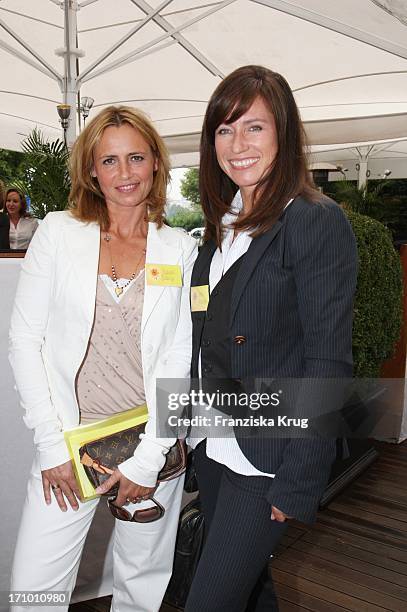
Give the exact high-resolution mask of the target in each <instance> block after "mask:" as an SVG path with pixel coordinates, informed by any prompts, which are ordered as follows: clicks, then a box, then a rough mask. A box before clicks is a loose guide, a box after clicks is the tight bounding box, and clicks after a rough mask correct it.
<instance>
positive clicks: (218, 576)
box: [185, 442, 287, 612]
mask: <svg viewBox="0 0 407 612" xmlns="http://www.w3.org/2000/svg"><path fill="white" fill-rule="evenodd" d="M194 453H195V457H194V459H195V466H196V471H197V478H198V484H199V491H200V496H201V501H202V508H203V512H204V516H205V526H206V528H205V529H206V539H205V545H204V549H203V552H202V557H201V560H200V562H199V565H198V568H197V572H196V575H195V578H194V581H193V583H192V587H191V591H190V593H189V596H188V600H187V603H186V607H185V612H275V611H277V610H278V604H277V599H276V596H275V593H274V588H273V583H272V580H271V578H269V577H268V571H267V563H268V561H269V559H270V557H271V556H272V554H273V551H274V550H275V548H276V546H277V544H278V542H279V541H280V539H281V537H282V536H283V534H284V532H285V531H286V529H287V522H285V523H278V522H276V521H272V520H271V518H270V515H271V506H270V503H269V502H268V501H267V500H266V498H265V495H266V493H267V492H268V491H269V488H270V480H269V478H267V477H263V476H242V475H240V474H236V473H235V472H232V471H231V470H229V469H228V468H227V467H226V466H224V465H222V464H220V463H218V462H216V461H213V460H212V459H209V458H208V457H207V456H206V442H201V443H200V444H199V445H198V446H197V448H196V449H195V451H194Z"/></svg>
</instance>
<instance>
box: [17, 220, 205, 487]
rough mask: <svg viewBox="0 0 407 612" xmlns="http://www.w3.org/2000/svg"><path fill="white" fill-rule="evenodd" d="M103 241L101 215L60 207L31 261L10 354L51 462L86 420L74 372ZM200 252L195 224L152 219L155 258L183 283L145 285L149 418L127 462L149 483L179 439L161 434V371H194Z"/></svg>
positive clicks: (133, 474) (45, 459) (44, 457)
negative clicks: (177, 225)
mask: <svg viewBox="0 0 407 612" xmlns="http://www.w3.org/2000/svg"><path fill="white" fill-rule="evenodd" d="M99 249H100V228H99V225H98V224H96V223H83V222H81V221H78V220H76V219H74V218H73V217H72V215H70V213H69V212H67V211H64V212H54V213H49V214H48V215H47V216H46V218H45V219H44V221H43V222H42V223H41V224H40V227H39V229H38V230H37V232H36V233H35V235H34V237H33V239H32V241H31V244H30V247H29V249H28V251H27V254H26V257H25V259H24V261H23V263H22V267H21V275H20V279H19V283H18V287H17V293H16V299H15V304H14V310H13V314H12V319H11V330H10V362H11V365H12V368H13V370H14V375H15V378H16V383H17V389H18V391H19V393H20V397H21V404H22V407H23V409H24V410H25V417H24V421H25V423H26V425H27V426H28V427H29V428H31V429H33V430H34V442H35V444H36V447H37V450H38V452H39V460H40V466H41V469H42V470H44V469H49V468H51V467H55V466H57V465H60V464H62V463H64V462H66V461H68V460H69V454H68V450H67V447H66V444H65V441H64V437H63V431H64V429H68V428H71V427H75V426H77V425H78V423H79V407H78V402H77V398H76V392H75V379H76V375H77V373H78V370H79V367H80V365H81V363H82V361H83V359H84V356H85V353H86V349H87V346H88V342H89V338H90V334H91V329H92V324H93V319H94V313H95V301H96V284H97V274H98V265H99ZM196 254H197V246H196V242H195V240H194V239H193V238H191V237H190V236H188V235H187V234H185V233H183V232H180V231H178V230H175V229H171V228H169V227H167V226H163V227H162V228H161V229H157V226H156V225H155V224H154V223H149V229H148V236H147V252H146V262H147V263H153V264H156V263H162V264H176V265H179V266H180V267H181V272H182V278H183V286H182V288H181V287H157V286H150V285H146V286H145V294H144V305H143V315H142V324H141V353H142V363H143V374H144V386H145V393H146V401H147V405H148V409H149V420H148V423H147V426H146V433H145V436H144V437H143V440H142V441H141V443H140V445H139V446H138V448H137V450H136V453H135V455H134V457H132V458H131V459H128V460H127V461H126V462H124V463H123V464H121V468H120V469H121V471H122V472H123V473H124V474H125V476H126V477H127V478H130V479H131V480H133V481H134V482H137V483H138V484H141V485H143V486H155V483H156V479H157V473H158V471H159V470H160V469H161V467H162V466H163V464H164V462H165V453H166V452H167V450H168V448H169V447H170V446H171V445H172V444H173V443H174V441H175V440H170V439H159V438H157V437H156V427H155V421H156V414H155V413H156V379H157V378H186V377H189V372H190V361H191V345H192V342H191V329H192V326H191V315H190V305H189V287H190V278H191V272H192V267H193V263H194V261H195V258H196Z"/></svg>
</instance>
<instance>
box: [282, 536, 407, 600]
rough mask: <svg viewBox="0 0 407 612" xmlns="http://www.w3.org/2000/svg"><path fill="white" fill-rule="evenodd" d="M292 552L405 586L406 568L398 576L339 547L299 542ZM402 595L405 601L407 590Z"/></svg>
mask: <svg viewBox="0 0 407 612" xmlns="http://www.w3.org/2000/svg"><path fill="white" fill-rule="evenodd" d="M293 550H298V551H300V552H302V553H306V554H309V555H313V556H314V557H318V558H319V559H324V560H325V561H330V562H331V563H336V564H337V565H341V566H344V567H346V568H349V569H352V570H355V571H356V572H361V573H363V574H366V575H367V576H372V577H376V578H379V579H380V580H386V581H388V582H390V583H391V584H396V585H398V586H400V587H404V588H405V587H406V584H407V578H406V575H407V567H406V568H405V570H406V571H405V573H404V574H401V573H400V574H399V573H397V572H395V571H394V570H393V569H390V570H389V569H386V568H385V567H384V566H383V564H382V565H380V564H376V563H369V562H368V561H363V560H362V559H358V558H354V557H352V556H350V555H347V554H343V552H341V549H340V547H337V548H336V550H335V549H330V548H324V547H322V546H318V545H317V544H310V543H309V542H302V541H299V542H297V543H296V544H294V546H293ZM378 561H379V560H378ZM404 595H405V597H406V601H407V589H406V590H405V593H404Z"/></svg>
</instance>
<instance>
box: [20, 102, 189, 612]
mask: <svg viewBox="0 0 407 612" xmlns="http://www.w3.org/2000/svg"><path fill="white" fill-rule="evenodd" d="M71 178H72V190H71V194H70V203H71V204H70V209H69V210H67V211H64V212H56V213H50V214H48V215H47V217H46V218H45V219H44V221H43V222H42V223H41V225H40V228H39V230H38V231H37V233H36V235H35V236H34V238H33V240H32V242H31V245H30V248H29V250H28V252H27V255H26V258H25V260H24V263H23V265H22V271H21V277H20V281H19V285H18V289H17V295H16V301H15V307H14V312H13V316H12V324H11V334H10V338H11V357H10V359H11V363H12V367H13V369H14V374H15V378H16V382H17V388H18V390H19V393H20V396H21V403H22V406H23V408H24V410H25V417H24V418H25V422H26V424H27V426H28V427H29V428H31V429H33V430H34V441H35V444H36V450H37V452H36V457H35V461H34V465H33V468H32V471H31V475H30V479H29V483H28V493H27V498H26V502H25V506H24V511H23V518H22V522H21V527H20V531H19V537H18V542H17V545H16V550H15V558H14V565H13V571H12V585H11V589H13V590H29V591H32V590H35V591H41V590H45V591H61V590H63V591H69V592H71V591H72V590H73V588H74V585H75V579H76V574H77V570H78V566H79V561H80V556H81V553H82V548H83V544H84V540H85V537H86V533H87V531H88V529H89V526H90V523H91V520H92V518H93V515H94V512H95V509H96V506H97V503H98V500H97V499H96V500H91V501H87V502H84V503H82V502H81V501H80V500H79V491H78V487H77V484H76V482H75V478H74V474H73V470H72V465H71V462H70V458H69V454H68V450H67V447H66V445H65V442H64V433H63V432H64V430H65V429H68V428H71V427H75V426H77V425H78V424H79V423H87V422H91V421H93V420H99V419H102V418H105V417H108V416H110V415H112V414H113V413H117V412H121V411H123V410H127V409H129V408H131V407H133V406H136V405H140V404H142V403H144V402H146V403H147V405H148V409H149V418H148V422H147V425H146V430H145V434H144V437H143V439H142V441H141V443H140V445H139V446H138V447H137V449H136V451H135V454H134V456H133V457H132V458H130V459H128V460H126V461H125V462H124V463H122V464H121V465H120V468H119V469H118V470H116V471H115V473H114V474H113V476H112V477H111V478H110V479H109V481H108V483H107V485H106V487H105V489H104V490H103V491H100V492H105V491H106V490H107V489H108V488H110V486H111V485H112V484H113V483H115V482H118V483H119V493H118V496H117V499H116V502H115V503H116V505H117V506H122V505H124V504H127V505H126V509H127V510H128V512H129V516H130V517H131V516H132V515H133V513H136V514H135V515H134V516H135V517H137V510H139V509H142V508H145V507H149V506H151V502H149V501H148V499H149V497H151V495H152V493H154V497H155V499H157V501H159V502H160V503H161V504H162V506H164V508H165V514H164V516H163V517H162V518H161V519H160V520H158V521H156V522H154V523H149V524H141V523H137V522H135V521H134V520H133V521H132V522H126V521H123V520H116V521H115V535H114V537H115V540H114V553H113V554H114V577H113V603H112V610H120V612H127V611H129V612H130V610H131V611H132V612H154V611H158V610H159V608H160V604H161V601H162V597H163V595H164V593H165V589H166V586H167V583H168V580H169V577H170V575H171V567H172V560H173V551H174V543H175V535H176V529H177V522H178V516H179V509H180V503H181V495H182V485H183V477H179V478H177V479H175V480H172V481H168V482H164V483H161V484H160V485H159V486H158V488H156V487H157V475H158V473H159V471H160V470H161V468H162V467H163V465H164V463H165V456H166V453H167V452H168V450H169V448H170V447H171V446H172V444H174V442H175V440H171V439H167V438H166V439H162V438H158V437H157V436H156V393H155V391H156V379H157V378H161V377H162V378H172V377H173V378H184V377H187V376H188V375H189V368H190V359H191V320H190V314H189V284H190V275H191V270H192V266H193V262H194V259H195V256H196V243H195V241H194V240H193V239H191V238H190V237H189V236H188V235H187V234H184V233H181V232H179V231H177V230H173V229H171V228H169V227H167V226H166V225H164V224H163V214H164V205H165V197H166V186H167V182H168V178H169V162H168V155H167V152H166V149H165V146H164V144H163V142H162V140H161V138H160V136H159V135H158V133H157V132H156V130H155V129H154V127H153V126H152V125H151V123H150V121H149V120H148V119H147V118H146V117H145V116H144V115H143V114H142V113H140V112H139V111H137V110H135V109H131V108H128V107H109V108H107V109H105V110H104V111H102V112H101V113H100V114H99V115H98V116H97V117H95V118H94V119H93V120H92V121H91V122H90V123H89V124H88V126H87V127H86V128H85V129H84V130H83V132H82V133H81V135H80V136H79V138H78V139H77V141H76V143H75V145H74V148H73V151H72V155H71ZM145 263H147V264H154V265H155V267H157V269H158V270H159V269H160V266H163V265H164V266H165V265H170V266H172V268H171V269H172V270H173V271H174V270H175V272H176V273H175V274H173V282H170V283H169V286H160V285H155V286H153V285H150V284H149V283H148V279H147V280H146V278H145ZM179 273H180V274H179ZM177 277H178V278H177ZM14 609H15V610H17V609H18V607H16V608H14ZM56 609H58V610H66V609H67V605H64V606H61V607H60V608H56Z"/></svg>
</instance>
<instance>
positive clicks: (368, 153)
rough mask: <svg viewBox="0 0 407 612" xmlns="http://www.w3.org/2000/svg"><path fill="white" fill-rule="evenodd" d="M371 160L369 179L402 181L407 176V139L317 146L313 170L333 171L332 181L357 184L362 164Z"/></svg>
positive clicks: (314, 153) (314, 151) (331, 173)
mask: <svg viewBox="0 0 407 612" xmlns="http://www.w3.org/2000/svg"><path fill="white" fill-rule="evenodd" d="M363 158H367V160H368V178H370V179H380V178H392V179H399V178H405V177H406V176H407V139H398V140H395V141H394V140H391V141H386V140H384V141H380V142H359V143H353V144H350V143H349V144H347V145H345V146H341V147H338V146H337V145H331V146H315V147H313V151H312V155H311V160H312V167H314V168H315V167H317V165H318V164H319V167H321V168H322V167H323V168H325V169H327V170H330V173H329V174H330V179H332V180H340V179H341V177H342V178H346V179H348V180H356V179H357V178H358V174H359V172H358V169H359V166H360V162H361V160H363Z"/></svg>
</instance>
